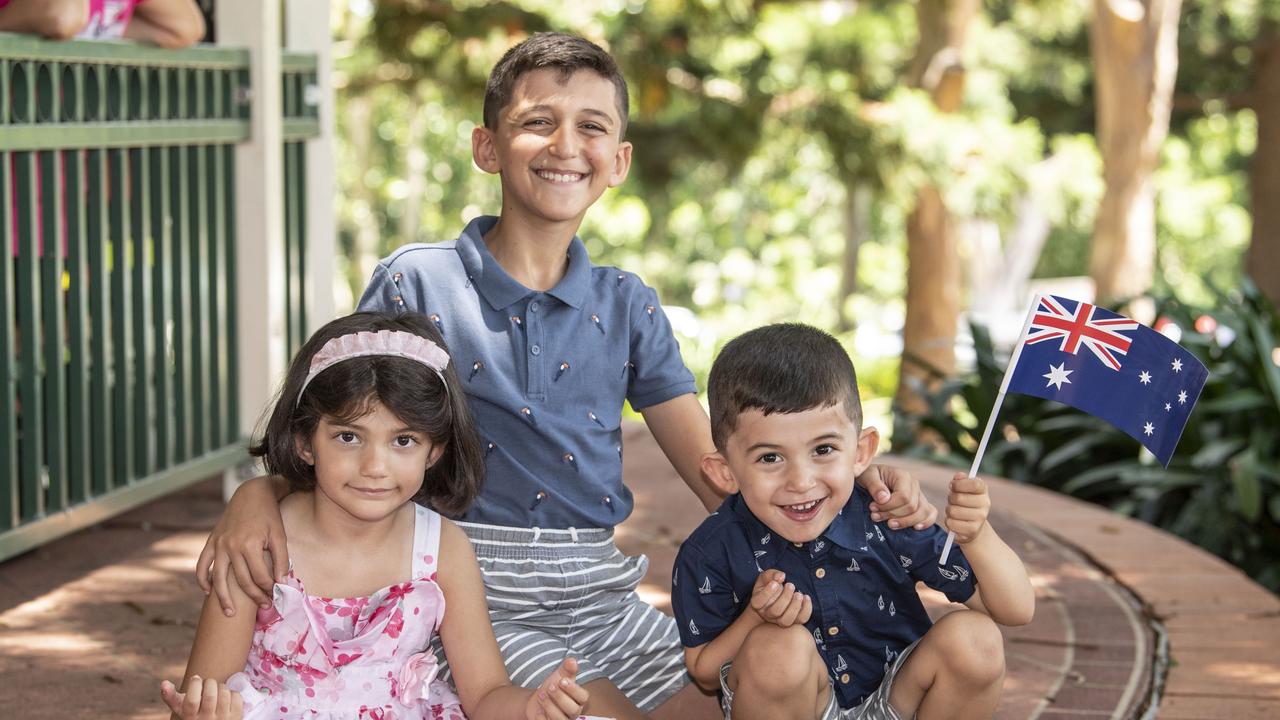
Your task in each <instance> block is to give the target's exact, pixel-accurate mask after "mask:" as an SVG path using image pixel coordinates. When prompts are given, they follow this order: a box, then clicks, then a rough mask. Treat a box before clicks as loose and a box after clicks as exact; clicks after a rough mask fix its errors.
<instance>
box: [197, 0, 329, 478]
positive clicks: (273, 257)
mask: <svg viewBox="0 0 1280 720" xmlns="http://www.w3.org/2000/svg"><path fill="white" fill-rule="evenodd" d="M326 7H327V6H326ZM215 22H216V32H217V38H218V43H219V44H221V45H228V46H232V47H242V48H247V49H248V50H249V59H250V70H249V87H250V92H251V107H252V111H251V112H250V116H249V128H250V132H249V135H250V137H249V141H248V142H245V143H240V144H238V145H236V150H235V158H236V172H235V202H236V267H235V268H232V272H235V273H236V297H235V298H234V299H233V302H234V303H235V307H236V321H237V325H238V327H239V338H238V339H237V346H238V348H239V352H238V353H237V356H236V358H235V362H236V363H237V367H238V370H239V372H238V373H237V376H238V377H239V392H238V397H239V406H240V417H239V423H240V434H241V435H242V436H244V437H248V436H251V435H252V434H253V431H254V427H255V425H256V424H257V422H258V418H259V417H260V416H261V414H262V411H263V408H264V403H265V402H267V401H268V399H269V398H271V397H273V396H274V394H275V391H276V387H277V386H278V384H279V383H280V381H281V379H282V378H283V377H284V370H285V367H286V365H285V363H286V358H285V303H284V285H285V277H284V272H285V265H284V158H283V155H284V146H283V145H282V144H281V143H282V141H283V118H282V113H283V105H282V98H281V92H282V84H281V79H280V4H279V3H276V2H263V1H262V0H219V2H218V9H217V16H216V19H215ZM234 475H235V471H228V474H227V480H228V481H230V480H231V479H232V478H233V476H234ZM227 484H228V483H227V482H224V489H226V487H227Z"/></svg>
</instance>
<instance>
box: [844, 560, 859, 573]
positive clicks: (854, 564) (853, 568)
mask: <svg viewBox="0 0 1280 720" xmlns="http://www.w3.org/2000/svg"><path fill="white" fill-rule="evenodd" d="M845 570H846V571H849V572H862V566H861V565H859V564H858V559H857V558H849V567H847V568H845Z"/></svg>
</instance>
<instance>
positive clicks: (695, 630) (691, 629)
mask: <svg viewBox="0 0 1280 720" xmlns="http://www.w3.org/2000/svg"><path fill="white" fill-rule="evenodd" d="M689 632H691V633H693V634H694V635H701V634H702V631H701V630H699V629H698V626H697V625H694V624H693V621H692V620H690V621H689Z"/></svg>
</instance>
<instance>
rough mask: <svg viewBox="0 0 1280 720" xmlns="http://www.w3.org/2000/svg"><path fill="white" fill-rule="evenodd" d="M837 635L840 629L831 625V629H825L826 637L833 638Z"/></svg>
mask: <svg viewBox="0 0 1280 720" xmlns="http://www.w3.org/2000/svg"><path fill="white" fill-rule="evenodd" d="M839 633H840V628H838V627H836V626H835V625H832V626H831V627H829V628H827V634H828V635H831V636H833V637H834V636H835V635H838V634H839Z"/></svg>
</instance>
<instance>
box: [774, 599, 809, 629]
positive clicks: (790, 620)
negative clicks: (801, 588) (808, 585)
mask: <svg viewBox="0 0 1280 720" xmlns="http://www.w3.org/2000/svg"><path fill="white" fill-rule="evenodd" d="M804 601H805V595H804V593H800V592H797V593H796V594H794V595H792V596H791V601H790V602H788V603H787V605H786V607H785V608H783V611H782V616H781V617H779V618H778V624H779V625H781V626H782V627H791V626H792V625H794V624H796V619H797V618H799V617H800V611H801V610H803V609H804Z"/></svg>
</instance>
